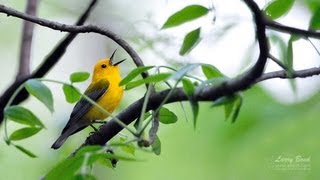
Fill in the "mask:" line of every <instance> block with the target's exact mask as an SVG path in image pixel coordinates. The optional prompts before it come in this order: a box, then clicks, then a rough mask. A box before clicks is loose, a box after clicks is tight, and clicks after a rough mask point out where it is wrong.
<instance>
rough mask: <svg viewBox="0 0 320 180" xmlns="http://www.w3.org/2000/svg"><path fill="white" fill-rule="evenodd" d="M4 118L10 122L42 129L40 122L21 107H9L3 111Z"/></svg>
mask: <svg viewBox="0 0 320 180" xmlns="http://www.w3.org/2000/svg"><path fill="white" fill-rule="evenodd" d="M4 114H5V116H6V117H7V118H8V119H11V120H12V121H15V122H17V123H20V124H26V125H29V126H32V127H34V126H40V127H44V125H43V124H42V122H41V121H40V120H39V119H38V118H37V116H35V115H34V114H33V113H32V112H31V111H30V110H28V109H26V108H24V107H21V106H10V107H8V108H6V109H5V112H4Z"/></svg>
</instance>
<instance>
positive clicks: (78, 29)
mask: <svg viewBox="0 0 320 180" xmlns="http://www.w3.org/2000/svg"><path fill="white" fill-rule="evenodd" d="M0 13H5V14H7V15H8V16H14V17H17V18H21V19H24V20H27V21H30V22H33V23H36V24H39V25H41V26H44V27H48V28H51V29H54V30H59V31H66V32H71V33H97V34H100V35H103V36H107V37H108V38H110V39H112V40H113V41H114V42H116V43H117V44H118V45H119V46H121V47H122V48H123V49H124V50H125V51H126V52H127V53H128V54H129V55H130V57H131V58H132V59H133V61H134V63H135V64H136V66H143V62H142V60H141V58H140V56H139V55H138V53H137V52H136V51H135V50H134V49H133V48H132V47H131V46H130V45H129V44H128V43H127V42H126V41H125V40H123V39H122V38H121V37H120V36H119V35H118V34H116V33H114V32H112V31H111V30H109V29H105V28H100V27H98V26H94V25H87V26H73V25H67V24H62V23H58V22H54V21H49V20H46V19H42V18H38V17H35V16H30V15H27V14H24V13H21V12H19V11H17V10H15V9H12V8H9V7H6V6H4V5H0ZM142 75H143V78H146V77H147V76H148V75H147V73H143V74H142Z"/></svg>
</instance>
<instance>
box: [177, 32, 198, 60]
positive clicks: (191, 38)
mask: <svg viewBox="0 0 320 180" xmlns="http://www.w3.org/2000/svg"><path fill="white" fill-rule="evenodd" d="M200 31H201V28H200V27H199V28H197V29H194V30H193V31H191V32H189V33H188V34H187V35H186V36H185V37H184V39H183V44H182V46H181V48H180V51H179V54H180V55H181V56H184V55H186V54H188V53H189V52H190V51H191V50H192V49H193V48H195V47H196V45H197V44H198V43H199V42H200Z"/></svg>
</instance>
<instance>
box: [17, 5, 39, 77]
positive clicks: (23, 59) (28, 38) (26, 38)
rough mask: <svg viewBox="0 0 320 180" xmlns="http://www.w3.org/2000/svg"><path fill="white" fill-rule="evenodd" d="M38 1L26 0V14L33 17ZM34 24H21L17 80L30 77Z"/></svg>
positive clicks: (26, 22) (25, 22)
mask: <svg viewBox="0 0 320 180" xmlns="http://www.w3.org/2000/svg"><path fill="white" fill-rule="evenodd" d="M37 6H38V0H28V1H27V6H26V10H25V12H26V14H29V15H31V16H35V15H36V13H37ZM33 29H34V23H31V22H29V21H24V22H23V29H22V40H21V46H20V59H19V71H18V74H17V77H16V78H17V79H21V78H22V77H25V76H28V75H30V58H31V45H32V37H33Z"/></svg>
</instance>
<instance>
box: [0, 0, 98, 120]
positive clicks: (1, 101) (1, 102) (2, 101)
mask: <svg viewBox="0 0 320 180" xmlns="http://www.w3.org/2000/svg"><path fill="white" fill-rule="evenodd" d="M96 2H97V0H92V1H91V3H90V4H89V6H88V8H87V9H86V11H85V12H84V13H83V14H82V15H81V17H80V18H79V20H78V21H77V23H76V25H83V23H84V22H85V21H86V19H87V18H88V17H89V14H90V12H91V11H92V9H93V7H94V5H95V4H96ZM0 6H1V5H0ZM76 35H77V33H69V34H68V35H67V36H66V37H65V39H63V40H62V41H61V42H60V43H59V44H58V45H57V46H56V48H55V49H54V50H53V51H52V52H51V53H50V54H49V55H48V56H47V57H46V59H45V60H44V61H43V63H42V64H41V65H40V66H39V68H38V69H37V70H36V71H35V72H33V73H32V74H31V75H28V76H25V77H22V78H19V79H17V80H16V81H15V82H13V83H12V84H11V85H10V86H9V87H8V88H7V89H6V90H5V91H4V93H3V94H2V95H1V97H0V123H1V122H2V120H3V110H4V107H5V105H6V104H7V103H8V101H9V99H10V97H11V96H12V94H13V93H14V91H15V90H16V89H17V88H18V87H19V86H20V85H21V84H22V83H24V82H25V81H26V80H28V79H31V78H39V77H43V76H44V75H45V74H46V73H47V72H48V71H49V70H50V69H51V68H53V66H54V65H55V64H56V63H57V62H58V61H59V60H60V58H61V57H62V55H63V54H64V53H65V51H66V49H67V47H68V46H69V44H70V43H71V42H72V40H73V39H74V38H75V37H76ZM27 97H28V93H27V91H26V90H22V91H21V92H20V93H19V94H18V96H17V97H16V98H15V99H14V101H13V104H19V103H20V102H22V101H23V100H25V99H26V98H27Z"/></svg>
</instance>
